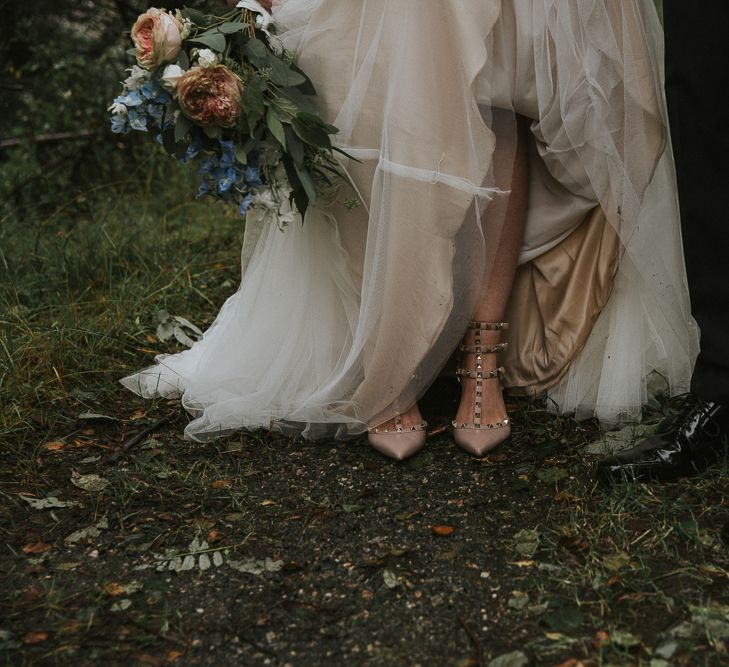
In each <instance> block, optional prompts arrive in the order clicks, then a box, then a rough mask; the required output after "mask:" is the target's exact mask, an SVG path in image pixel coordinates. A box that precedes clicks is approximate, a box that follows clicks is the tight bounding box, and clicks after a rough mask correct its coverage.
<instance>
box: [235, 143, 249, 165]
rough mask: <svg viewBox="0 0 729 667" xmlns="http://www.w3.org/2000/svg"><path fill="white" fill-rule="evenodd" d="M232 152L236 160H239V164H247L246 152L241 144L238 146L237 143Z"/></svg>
mask: <svg viewBox="0 0 729 667" xmlns="http://www.w3.org/2000/svg"><path fill="white" fill-rule="evenodd" d="M233 152H234V153H235V159H236V160H238V162H240V163H241V164H248V154H247V153H246V151H245V149H244V147H243V146H239V145H238V144H236V146H235V148H234V149H233Z"/></svg>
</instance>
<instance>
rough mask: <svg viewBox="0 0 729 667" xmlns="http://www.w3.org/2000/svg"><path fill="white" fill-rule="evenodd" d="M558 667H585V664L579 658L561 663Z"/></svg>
mask: <svg viewBox="0 0 729 667" xmlns="http://www.w3.org/2000/svg"><path fill="white" fill-rule="evenodd" d="M557 667H585V663H584V662H582V660H578V659H577V658H570V659H569V660H565V661H564V662H560V663H559V665H557Z"/></svg>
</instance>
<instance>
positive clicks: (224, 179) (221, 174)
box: [213, 168, 239, 194]
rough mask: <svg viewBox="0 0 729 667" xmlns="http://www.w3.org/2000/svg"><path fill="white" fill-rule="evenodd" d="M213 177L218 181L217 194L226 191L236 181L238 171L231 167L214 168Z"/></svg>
mask: <svg viewBox="0 0 729 667" xmlns="http://www.w3.org/2000/svg"><path fill="white" fill-rule="evenodd" d="M213 177H214V178H215V180H216V181H217V182H218V186H217V187H218V194H223V193H224V192H228V190H230V189H231V188H232V187H233V186H234V185H235V184H236V182H237V181H238V178H239V176H238V172H237V171H236V170H235V169H233V168H230V169H216V170H215V171H214V172H213Z"/></svg>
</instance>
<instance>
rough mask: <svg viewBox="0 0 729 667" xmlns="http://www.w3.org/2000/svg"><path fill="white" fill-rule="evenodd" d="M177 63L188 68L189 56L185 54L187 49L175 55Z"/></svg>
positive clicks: (183, 67) (185, 68)
mask: <svg viewBox="0 0 729 667" xmlns="http://www.w3.org/2000/svg"><path fill="white" fill-rule="evenodd" d="M177 64H178V65H179V66H180V67H181V68H182V69H184V70H188V69H190V56H188V55H187V51H184V50H183V51H180V55H179V56H178V57H177Z"/></svg>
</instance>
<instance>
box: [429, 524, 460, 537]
mask: <svg viewBox="0 0 729 667" xmlns="http://www.w3.org/2000/svg"><path fill="white" fill-rule="evenodd" d="M431 530H432V531H433V534H434V535H439V536H440V537H448V535H452V534H453V531H454V530H455V528H454V527H453V526H444V525H438V526H432V527H431Z"/></svg>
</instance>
